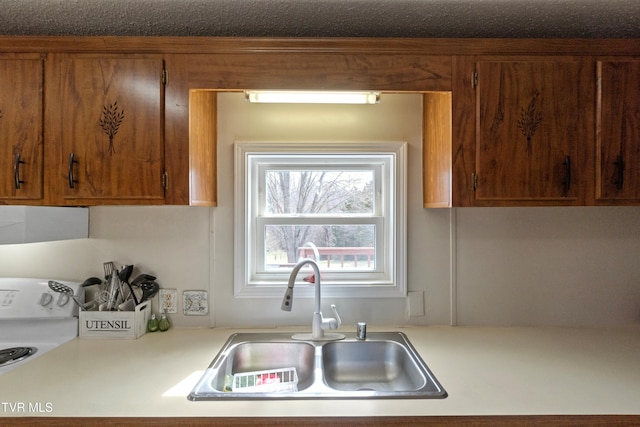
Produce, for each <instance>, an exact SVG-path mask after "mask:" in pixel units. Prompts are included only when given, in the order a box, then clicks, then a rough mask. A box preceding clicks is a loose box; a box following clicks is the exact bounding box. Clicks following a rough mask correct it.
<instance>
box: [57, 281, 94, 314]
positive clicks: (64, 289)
mask: <svg viewBox="0 0 640 427" xmlns="http://www.w3.org/2000/svg"><path fill="white" fill-rule="evenodd" d="M49 288H50V289H51V290H52V291H54V292H59V293H61V294H67V295H69V296H70V297H71V299H72V300H73V302H75V303H76V304H78V307H80V310H85V309H86V308H85V305H84V304H83V303H81V302H80V301H79V300H78V298H76V296H75V295H74V294H73V289H71V288H70V287H68V286H67V285H63V284H62V283H60V282H56V281H55V280H49Z"/></svg>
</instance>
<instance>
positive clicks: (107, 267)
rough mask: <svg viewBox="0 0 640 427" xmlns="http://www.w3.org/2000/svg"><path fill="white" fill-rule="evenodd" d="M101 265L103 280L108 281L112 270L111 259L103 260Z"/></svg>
mask: <svg viewBox="0 0 640 427" xmlns="http://www.w3.org/2000/svg"><path fill="white" fill-rule="evenodd" d="M102 266H103V268H104V280H105V281H106V282H109V280H110V279H111V276H112V275H113V270H114V266H113V261H109V262H105V263H103V264H102Z"/></svg>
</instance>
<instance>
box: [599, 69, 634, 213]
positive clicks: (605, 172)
mask: <svg viewBox="0 0 640 427" xmlns="http://www.w3.org/2000/svg"><path fill="white" fill-rule="evenodd" d="M597 82H598V83H597V104H596V105H597V107H596V146H597V149H596V159H597V163H596V200H597V201H598V202H599V203H605V204H638V203H640V60H605V61H598V62H597Z"/></svg>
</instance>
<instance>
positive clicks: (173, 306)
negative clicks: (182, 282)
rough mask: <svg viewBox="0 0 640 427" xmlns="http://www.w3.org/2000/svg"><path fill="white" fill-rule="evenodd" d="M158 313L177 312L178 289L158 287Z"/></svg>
mask: <svg viewBox="0 0 640 427" xmlns="http://www.w3.org/2000/svg"><path fill="white" fill-rule="evenodd" d="M158 295H159V298H160V313H167V314H173V313H177V312H178V290H177V289H160V291H159V292H158Z"/></svg>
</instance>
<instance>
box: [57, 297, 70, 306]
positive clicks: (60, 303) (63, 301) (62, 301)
mask: <svg viewBox="0 0 640 427" xmlns="http://www.w3.org/2000/svg"><path fill="white" fill-rule="evenodd" d="M68 302H69V295H67V294H60V296H59V297H58V302H57V303H56V304H58V307H64V306H65V305H66V304H67V303H68Z"/></svg>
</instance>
